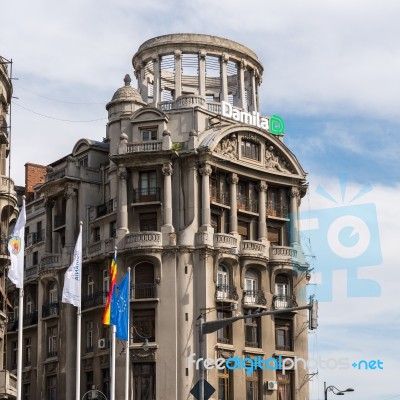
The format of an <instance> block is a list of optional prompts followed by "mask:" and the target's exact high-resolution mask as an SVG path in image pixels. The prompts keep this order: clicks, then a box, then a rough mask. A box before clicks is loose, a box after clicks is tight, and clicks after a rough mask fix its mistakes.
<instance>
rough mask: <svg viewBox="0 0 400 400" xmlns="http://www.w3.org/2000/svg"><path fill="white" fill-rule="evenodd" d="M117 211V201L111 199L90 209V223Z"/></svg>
mask: <svg viewBox="0 0 400 400" xmlns="http://www.w3.org/2000/svg"><path fill="white" fill-rule="evenodd" d="M116 210H117V199H111V200H109V201H106V202H105V203H103V204H100V205H99V206H95V207H91V208H90V217H89V219H90V221H93V220H94V219H96V218H100V217H104V216H105V215H108V214H111V213H113V212H114V211H116Z"/></svg>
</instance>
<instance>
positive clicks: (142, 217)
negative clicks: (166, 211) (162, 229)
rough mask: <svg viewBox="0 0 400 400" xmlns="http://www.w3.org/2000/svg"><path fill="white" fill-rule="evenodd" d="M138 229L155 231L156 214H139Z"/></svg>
mask: <svg viewBox="0 0 400 400" xmlns="http://www.w3.org/2000/svg"><path fill="white" fill-rule="evenodd" d="M139 225H140V226H139V229H140V231H141V232H144V231H157V213H156V212H155V213H143V214H139Z"/></svg>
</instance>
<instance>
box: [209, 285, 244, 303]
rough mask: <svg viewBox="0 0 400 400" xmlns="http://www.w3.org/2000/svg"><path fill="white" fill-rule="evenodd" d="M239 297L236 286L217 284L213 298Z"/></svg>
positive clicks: (235, 298)
mask: <svg viewBox="0 0 400 400" xmlns="http://www.w3.org/2000/svg"><path fill="white" fill-rule="evenodd" d="M238 299H239V295H238V294H237V291H236V286H232V285H217V286H216V287H215V300H218V301H221V300H235V301H237V300H238Z"/></svg>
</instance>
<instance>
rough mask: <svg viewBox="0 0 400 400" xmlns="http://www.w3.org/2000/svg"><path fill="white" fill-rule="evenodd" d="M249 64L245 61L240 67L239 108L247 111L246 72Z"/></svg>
mask: <svg viewBox="0 0 400 400" xmlns="http://www.w3.org/2000/svg"><path fill="white" fill-rule="evenodd" d="M246 66H247V63H246V61H245V60H242V61H241V62H240V65H239V94H240V100H239V102H240V103H239V107H241V108H243V109H246V94H245V86H244V71H245V70H246Z"/></svg>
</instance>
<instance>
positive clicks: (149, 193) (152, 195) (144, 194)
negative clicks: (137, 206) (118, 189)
mask: <svg viewBox="0 0 400 400" xmlns="http://www.w3.org/2000/svg"><path fill="white" fill-rule="evenodd" d="M160 193H161V190H160V188H159V187H149V188H144V189H143V188H141V189H133V202H134V203H146V202H150V201H161V195H160Z"/></svg>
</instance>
